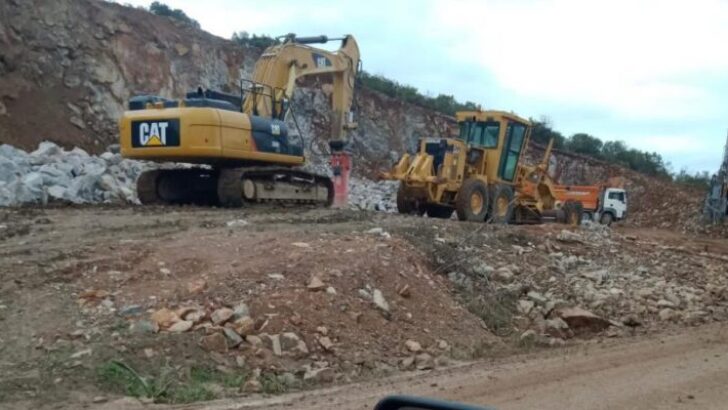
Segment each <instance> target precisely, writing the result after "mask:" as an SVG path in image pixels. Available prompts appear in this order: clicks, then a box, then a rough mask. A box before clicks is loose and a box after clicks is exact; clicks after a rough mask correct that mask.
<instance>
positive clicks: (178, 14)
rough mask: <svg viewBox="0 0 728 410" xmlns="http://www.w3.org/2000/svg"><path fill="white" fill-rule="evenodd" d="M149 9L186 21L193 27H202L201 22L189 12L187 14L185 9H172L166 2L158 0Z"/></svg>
mask: <svg viewBox="0 0 728 410" xmlns="http://www.w3.org/2000/svg"><path fill="white" fill-rule="evenodd" d="M149 11H150V12H152V14H156V15H158V16H166V17H171V18H173V19H175V20H179V21H182V22H185V23H187V24H189V25H191V26H192V27H195V28H200V23H199V22H198V21H197V20H195V19H193V18H191V17H189V16H188V15H187V14H185V12H184V11H182V10H180V9H172V8H170V7H169V6H168V5H166V4H164V3H160V2H158V1H155V2H152V4H151V5H150V6H149Z"/></svg>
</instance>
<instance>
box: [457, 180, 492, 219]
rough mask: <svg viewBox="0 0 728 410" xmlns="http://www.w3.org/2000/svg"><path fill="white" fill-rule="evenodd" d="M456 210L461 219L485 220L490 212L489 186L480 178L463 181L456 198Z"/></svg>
mask: <svg viewBox="0 0 728 410" xmlns="http://www.w3.org/2000/svg"><path fill="white" fill-rule="evenodd" d="M455 212H457V214H458V219H459V220H461V221H479V222H483V221H485V215H487V214H488V188H487V187H486V185H485V184H484V183H483V182H482V181H480V180H478V179H468V180H466V181H465V182H463V185H462V186H461V187H460V192H458V196H457V199H456V200H455Z"/></svg>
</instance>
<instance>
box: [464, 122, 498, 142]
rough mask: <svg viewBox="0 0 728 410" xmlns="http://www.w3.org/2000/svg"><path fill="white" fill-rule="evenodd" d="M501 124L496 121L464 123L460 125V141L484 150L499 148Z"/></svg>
mask: <svg viewBox="0 0 728 410" xmlns="http://www.w3.org/2000/svg"><path fill="white" fill-rule="evenodd" d="M499 132H500V123H499V122H496V121H489V122H485V121H463V122H461V123H460V139H462V140H463V141H465V142H467V143H468V144H472V145H477V146H480V147H483V148H495V147H497V146H498V133H499Z"/></svg>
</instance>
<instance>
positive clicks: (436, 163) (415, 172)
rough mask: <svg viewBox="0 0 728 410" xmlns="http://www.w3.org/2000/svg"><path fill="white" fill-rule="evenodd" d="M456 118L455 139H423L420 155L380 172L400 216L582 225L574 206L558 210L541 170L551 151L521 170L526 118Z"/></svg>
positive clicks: (493, 114)
mask: <svg viewBox="0 0 728 410" xmlns="http://www.w3.org/2000/svg"><path fill="white" fill-rule="evenodd" d="M456 118H457V123H458V136H457V137H456V138H423V139H421V140H420V144H419V150H418V152H417V153H415V154H414V155H409V154H405V155H404V156H403V157H402V158H401V159H400V161H399V162H398V163H397V165H395V166H394V168H393V169H392V170H391V171H390V172H387V173H385V174H383V177H384V178H385V179H394V180H399V181H400V187H399V190H398V192H397V209H398V210H399V212H400V213H405V214H418V215H423V214H425V213H426V214H427V215H428V216H430V217H434V218H450V217H451V216H452V213H453V211H454V212H455V213H456V214H457V216H458V219H460V220H465V221H481V222H483V221H490V222H495V223H509V222H521V223H525V222H541V221H542V220H544V219H549V218H553V219H555V220H557V221H560V222H565V221H567V220H569V221H571V222H572V223H579V222H578V221H580V212H581V211H580V209H578V205H577V204H572V203H569V204H564V207H563V208H561V209H556V204H557V201H556V200H555V197H554V193H553V183H552V181H551V180H550V178H549V177H548V173H547V172H546V169H547V159H548V157H549V156H550V148H549V149H547V153H546V156H545V157H544V161H542V163H541V164H539V165H537V166H525V165H523V164H522V157H523V153H524V151H525V149H526V146H527V145H528V142H529V138H530V132H531V123H530V122H529V121H528V120H525V119H523V118H521V117H518V116H517V115H515V114H511V113H507V112H503V111H465V112H458V113H457V114H456ZM524 188H525V189H524Z"/></svg>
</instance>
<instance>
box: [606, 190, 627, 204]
mask: <svg viewBox="0 0 728 410" xmlns="http://www.w3.org/2000/svg"><path fill="white" fill-rule="evenodd" d="M609 199H616V200H617V201H619V202H624V192H619V191H612V192H610V193H609Z"/></svg>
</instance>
